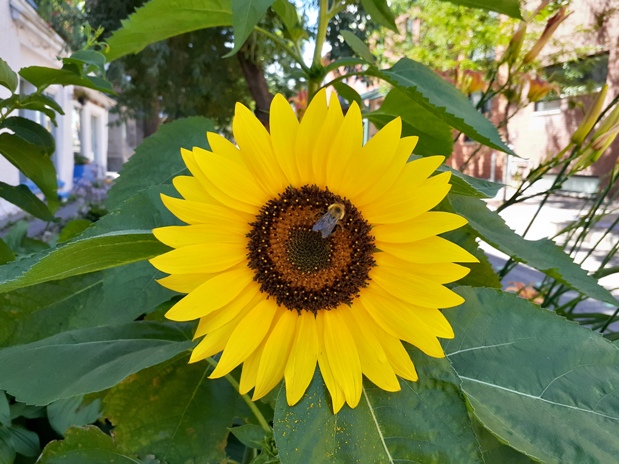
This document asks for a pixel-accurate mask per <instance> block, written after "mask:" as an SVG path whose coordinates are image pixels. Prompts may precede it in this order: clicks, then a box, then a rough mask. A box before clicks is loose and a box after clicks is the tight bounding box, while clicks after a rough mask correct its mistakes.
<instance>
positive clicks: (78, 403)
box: [47, 395, 101, 436]
mask: <svg viewBox="0 0 619 464" xmlns="http://www.w3.org/2000/svg"><path fill="white" fill-rule="evenodd" d="M47 417H48V419H49V424H50V425H51V426H52V428H53V429H54V430H55V431H56V432H57V433H58V434H59V435H63V436H64V434H65V432H66V431H67V429H68V428H69V427H74V426H82V425H88V424H92V423H93V422H95V421H96V420H97V419H98V418H99V417H101V400H100V399H98V398H97V399H95V400H94V401H92V402H90V403H88V404H85V403H84V396H83V395H78V396H73V397H71V398H64V399H60V400H58V401H54V402H53V403H52V404H49V405H48V406H47Z"/></svg>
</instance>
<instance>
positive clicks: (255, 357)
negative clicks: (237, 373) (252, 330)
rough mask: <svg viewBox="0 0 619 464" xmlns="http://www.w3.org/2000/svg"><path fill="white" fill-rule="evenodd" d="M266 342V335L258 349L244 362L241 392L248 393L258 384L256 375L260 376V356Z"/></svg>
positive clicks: (240, 385)
mask: <svg viewBox="0 0 619 464" xmlns="http://www.w3.org/2000/svg"><path fill="white" fill-rule="evenodd" d="M265 344H266V337H265V339H264V340H262V343H260V345H259V346H258V348H256V350H255V351H254V352H253V353H252V354H250V355H249V357H248V358H247V359H246V360H245V361H244V362H243V370H242V371H241V381H240V382H239V393H240V394H241V395H246V394H247V392H249V390H251V389H252V388H254V387H255V386H256V377H257V376H258V366H259V365H260V358H261V357H262V352H263V351H264V345H265Z"/></svg>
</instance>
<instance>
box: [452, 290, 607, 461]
mask: <svg viewBox="0 0 619 464" xmlns="http://www.w3.org/2000/svg"><path fill="white" fill-rule="evenodd" d="M456 291H457V292H458V293H459V294H460V295H462V296H463V297H464V299H465V300H466V302H465V303H464V304H463V305H461V306H460V307H458V308H452V309H447V310H445V311H444V313H445V316H447V318H448V319H449V321H450V322H451V325H452V326H453V328H454V331H455V333H456V338H455V339H454V340H449V341H447V342H445V343H444V344H443V346H444V348H445V352H446V354H447V356H448V357H449V360H450V361H451V363H452V364H453V366H454V368H455V370H456V372H457V373H458V375H459V376H460V380H461V382H462V389H463V391H464V393H465V394H466V395H467V398H468V400H469V402H470V404H471V406H472V408H473V410H474V413H475V416H476V417H477V418H478V419H479V420H480V421H481V423H482V424H483V425H484V427H485V428H487V429H488V430H489V431H490V432H491V433H492V434H493V435H495V436H497V437H499V439H500V440H501V441H502V442H504V443H507V444H508V445H509V446H511V447H512V448H515V449H517V450H518V451H520V452H521V453H524V454H526V455H528V456H531V457H533V458H534V459H535V460H539V461H541V462H544V463H566V462H614V461H615V460H616V457H617V455H618V454H619V441H618V440H617V439H616V438H617V437H618V436H619V407H618V405H619V349H617V347H616V346H614V345H613V344H612V343H610V342H609V341H607V340H605V339H604V338H603V337H602V336H601V335H599V334H597V333H595V332H591V331H590V330H588V329H585V328H583V327H581V326H579V325H578V324H576V323H573V322H568V321H566V320H565V319H563V318H560V317H558V316H556V315H555V314H553V313H551V312H549V311H547V310H544V309H541V308H539V307H538V306H535V305H533V304H531V303H529V302H528V301H526V300H524V299H522V298H519V297H517V296H515V295H513V294H508V293H503V292H501V291H499V290H491V289H483V288H475V289H473V288H467V287H460V288H457V289H456Z"/></svg>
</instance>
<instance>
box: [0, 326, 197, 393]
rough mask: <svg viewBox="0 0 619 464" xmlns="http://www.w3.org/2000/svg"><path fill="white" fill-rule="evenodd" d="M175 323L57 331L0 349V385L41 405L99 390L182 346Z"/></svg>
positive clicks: (183, 337) (182, 335) (185, 339)
mask: <svg viewBox="0 0 619 464" xmlns="http://www.w3.org/2000/svg"><path fill="white" fill-rule="evenodd" d="M188 337H189V335H188V334H187V333H186V332H184V331H183V330H181V326H179V325H175V324H170V323H160V322H131V323H129V324H123V325H118V326H108V327H96V328H90V329H79V330H73V331H69V332H63V333H61V334H58V335H54V336H53V337H50V338H45V339H43V340H39V341H37V342H34V343H28V344H24V345H18V346H12V347H9V348H4V349H2V350H0V388H2V389H4V390H6V391H7V392H8V393H10V394H11V395H13V396H15V398H16V399H17V400H18V401H22V402H25V403H28V404H35V405H44V404H49V403H51V402H52V401H56V400H58V399H60V398H68V397H71V396H75V395H81V394H84V393H91V392H96V391H101V390H105V389H106V388H109V387H112V386H114V385H116V384H117V383H118V382H120V381H121V380H123V379H124V378H125V377H127V376H128V375H130V374H133V373H135V372H138V371H140V370H142V369H145V368H147V367H150V366H153V365H155V364H159V363H161V362H163V361H166V360H168V359H170V358H172V357H174V356H176V355H177V354H179V353H181V352H183V351H185V350H188V349H189V348H191V347H192V346H193V342H192V341H191V340H189V339H188Z"/></svg>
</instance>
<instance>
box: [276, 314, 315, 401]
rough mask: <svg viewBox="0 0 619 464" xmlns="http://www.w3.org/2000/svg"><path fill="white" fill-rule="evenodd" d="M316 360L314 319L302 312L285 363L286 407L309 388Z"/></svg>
mask: <svg viewBox="0 0 619 464" xmlns="http://www.w3.org/2000/svg"><path fill="white" fill-rule="evenodd" d="M317 360H318V333H317V331H316V318H315V317H314V315H313V314H312V313H310V312H309V311H302V312H301V315H300V316H299V321H298V322H297V330H296V333H295V338H294V340H293V343H292V349H291V350H290V356H289V357H288V362H287V363H286V370H285V371H284V375H285V377H286V399H287V401H288V405H289V406H292V405H294V404H296V403H297V402H298V401H299V400H300V399H301V397H302V396H303V393H305V391H306V390H307V387H309V384H310V382H311V381H312V377H313V376H314V371H315V370H316V361H317Z"/></svg>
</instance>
